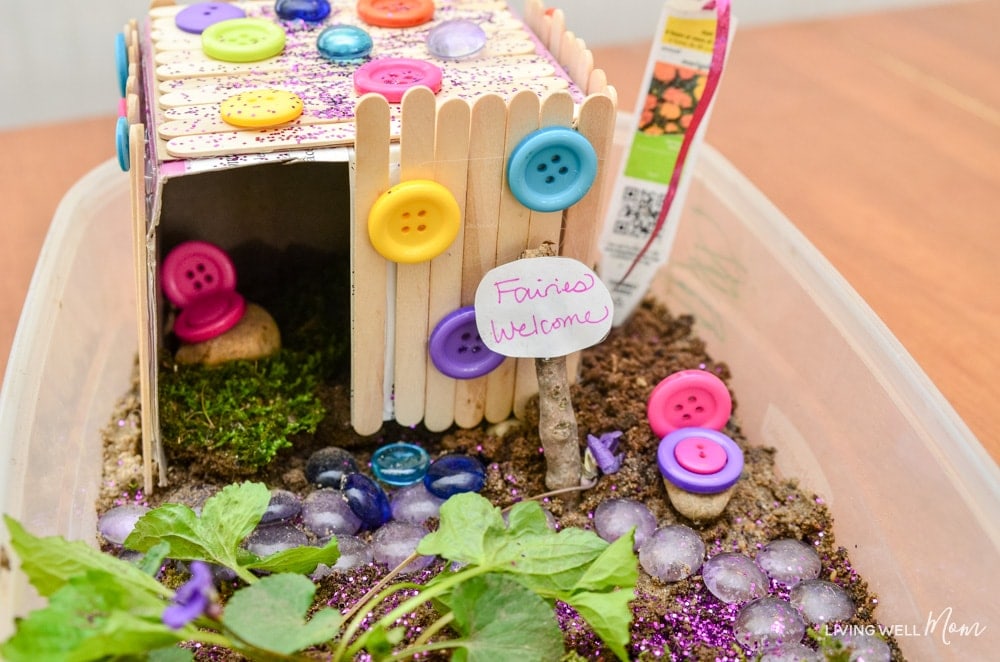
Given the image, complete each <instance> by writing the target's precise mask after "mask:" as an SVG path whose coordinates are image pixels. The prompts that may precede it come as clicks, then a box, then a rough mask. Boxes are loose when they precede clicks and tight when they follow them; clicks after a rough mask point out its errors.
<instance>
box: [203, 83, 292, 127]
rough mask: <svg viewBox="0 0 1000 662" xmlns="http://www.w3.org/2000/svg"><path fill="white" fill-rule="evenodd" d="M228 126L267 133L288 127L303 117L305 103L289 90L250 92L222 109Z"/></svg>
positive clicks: (242, 94) (243, 93) (226, 103)
mask: <svg viewBox="0 0 1000 662" xmlns="http://www.w3.org/2000/svg"><path fill="white" fill-rule="evenodd" d="M219 113H220V114H221V115H222V119H223V121H225V122H226V123H227V124H232V125H233V126H239V127H249V128H254V129H266V128H268V127H272V126H279V125H281V124H286V123H288V122H291V121H292V120H294V119H296V118H298V116H299V115H301V114H302V99H300V98H299V97H298V95H296V94H293V93H291V92H287V91H285V90H247V91H246V92H240V93H239V94H234V95H233V96H231V97H229V98H228V99H226V100H225V101H223V102H222V103H221V104H220V105H219Z"/></svg>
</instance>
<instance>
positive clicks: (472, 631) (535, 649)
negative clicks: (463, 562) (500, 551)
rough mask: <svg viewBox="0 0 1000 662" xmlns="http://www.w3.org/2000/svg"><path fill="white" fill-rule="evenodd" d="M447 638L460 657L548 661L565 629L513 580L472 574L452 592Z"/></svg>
mask: <svg viewBox="0 0 1000 662" xmlns="http://www.w3.org/2000/svg"><path fill="white" fill-rule="evenodd" d="M451 607H452V612H453V614H454V616H455V619H454V621H452V627H453V628H454V629H455V630H456V631H457V632H458V633H459V634H461V635H462V638H461V639H457V640H453V641H451V642H449V643H451V644H454V645H455V646H456V647H459V648H457V650H456V651H455V654H454V655H453V657H452V660H457V661H459V662H462V661H467V662H547V661H549V660H552V661H555V660H558V659H559V658H560V657H561V656H562V654H563V634H562V631H561V630H560V629H559V623H558V622H557V621H556V617H555V613H554V612H553V610H552V607H551V606H550V605H549V604H548V603H547V602H546V601H545V600H543V599H542V598H540V597H539V596H537V595H536V594H535V593H533V592H532V591H531V590H529V589H528V588H526V587H524V586H523V585H521V584H520V583H519V582H518V581H517V580H515V579H513V578H511V577H506V576H504V575H501V574H493V573H491V574H488V575H482V576H479V577H473V578H471V579H469V580H468V581H466V582H463V583H462V584H460V585H459V586H458V587H456V588H455V590H454V591H453V592H452V595H451Z"/></svg>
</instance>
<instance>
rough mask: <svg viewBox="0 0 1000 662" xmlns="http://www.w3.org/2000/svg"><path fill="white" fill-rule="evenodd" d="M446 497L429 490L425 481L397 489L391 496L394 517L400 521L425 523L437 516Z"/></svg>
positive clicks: (390, 501) (390, 502)
mask: <svg viewBox="0 0 1000 662" xmlns="http://www.w3.org/2000/svg"><path fill="white" fill-rule="evenodd" d="M443 503H444V499H441V498H440V497H436V496H434V495H433V494H431V493H430V492H428V491H427V488H426V487H424V484H423V482H419V483H416V484H414V485H409V486H407V487H404V488H402V489H399V490H396V491H395V492H393V493H392V495H391V496H390V497H389V504H390V505H391V506H392V518H393V519H394V520H398V521H400V522H410V523H411V524H423V523H424V522H426V521H427V520H428V518H431V517H437V516H438V513H439V512H440V511H441V504H443Z"/></svg>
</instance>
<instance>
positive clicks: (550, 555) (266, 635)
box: [0, 483, 638, 662]
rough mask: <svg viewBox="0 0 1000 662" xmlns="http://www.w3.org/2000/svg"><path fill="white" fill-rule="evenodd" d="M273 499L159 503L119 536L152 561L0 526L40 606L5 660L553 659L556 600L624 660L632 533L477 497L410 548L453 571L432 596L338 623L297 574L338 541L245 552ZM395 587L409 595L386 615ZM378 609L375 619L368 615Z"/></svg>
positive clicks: (225, 496)
mask: <svg viewBox="0 0 1000 662" xmlns="http://www.w3.org/2000/svg"><path fill="white" fill-rule="evenodd" d="M268 499H269V492H268V490H267V488H266V487H265V486H264V485H261V484H255V483H243V484H241V485H230V486H228V487H226V488H225V489H223V490H222V492H220V493H219V494H218V495H216V496H214V497H212V498H211V499H209V500H208V501H206V503H205V505H204V507H203V509H202V512H201V514H200V515H197V514H195V513H194V512H193V511H192V510H191V509H190V508H187V507H186V506H180V505H177V504H167V505H164V506H161V507H159V508H156V509H154V510H152V511H150V512H149V513H147V514H146V515H144V516H143V517H142V519H140V520H139V522H138V523H137V525H136V528H135V530H134V531H133V533H132V534H131V535H130V536H129V537H128V538H127V539H126V541H125V546H126V547H128V548H130V549H133V550H137V551H141V552H144V553H145V556H144V557H143V558H142V559H140V561H139V562H138V563H137V564H132V563H128V562H126V561H123V560H121V559H118V558H116V557H113V556H110V555H108V554H104V553H101V552H100V551H98V550H95V549H93V548H91V547H89V546H87V545H86V544H84V543H82V542H69V541H66V540H64V539H63V538H60V537H46V538H40V537H36V536H34V535H32V534H31V533H29V532H28V531H27V530H25V529H24V528H23V527H22V526H21V525H20V524H19V523H18V522H17V521H16V520H14V519H12V518H10V517H6V516H5V518H4V519H5V522H6V524H7V528H8V531H9V532H10V537H11V546H12V547H13V549H14V550H15V551H16V553H17V555H18V557H19V558H20V559H21V567H22V570H23V571H24V572H25V573H26V574H27V576H28V579H29V581H31V583H32V584H33V585H34V586H35V588H36V589H38V591H39V593H40V594H41V595H42V596H44V597H47V598H48V600H49V603H48V605H47V606H46V607H44V608H42V609H39V610H37V611H34V612H32V613H31V614H29V615H28V616H27V617H25V618H23V619H19V620H18V621H17V629H16V632H15V634H14V635H13V636H12V637H11V638H10V639H8V640H7V641H6V642H4V643H3V644H0V656H2V657H3V658H4V659H6V660H9V661H11V662H18V661H20V660H75V661H80V662H86V661H88V660H99V659H105V658H125V657H132V658H137V659H150V660H170V661H174V660H191V659H193V655H192V653H191V651H190V650H189V649H188V648H183V647H179V646H178V644H181V643H183V642H198V643H201V644H203V645H208V646H218V647H223V648H227V649H231V650H233V651H236V652H238V653H240V654H242V655H245V656H246V657H248V658H250V659H254V660H306V659H315V658H314V655H315V651H316V650H320V651H324V652H325V653H326V654H327V655H328V656H329V659H332V660H335V661H336V660H348V659H353V658H354V657H355V656H356V654H358V653H360V652H367V653H368V654H369V655H370V656H371V657H372V659H374V660H381V661H389V660H399V659H407V658H410V657H412V656H414V655H417V654H419V653H423V652H429V651H436V650H453V651H454V653H453V659H457V660H486V659H489V660H491V662H493V661H495V660H517V661H518V662H522V661H524V660H558V659H559V658H560V657H561V656H562V655H563V635H562V632H561V630H560V629H559V626H558V623H557V621H556V618H555V612H554V602H555V601H556V600H560V601H563V602H565V603H566V604H569V605H570V606H572V607H573V608H574V609H576V610H577V611H578V612H579V613H580V615H581V616H582V617H583V618H584V619H585V620H586V621H587V622H588V623H589V624H590V625H591V627H592V628H593V629H594V631H595V632H596V633H597V634H598V635H599V636H600V637H601V638H602V639H603V640H604V642H605V643H606V645H607V646H608V648H609V649H610V650H611V651H613V652H614V654H615V655H617V656H618V657H619V658H620V659H623V660H624V659H627V658H628V654H627V651H626V648H625V647H626V645H627V643H628V641H629V626H630V622H631V610H630V608H629V602H630V601H631V600H632V599H633V597H634V586H635V582H636V579H637V575H638V568H637V561H636V557H635V554H634V552H633V551H632V536H631V535H628V536H623V537H622V538H620V539H619V540H617V541H615V542H614V543H610V544H609V543H607V542H605V541H604V540H602V539H601V538H599V537H598V536H597V535H596V534H594V533H592V532H590V531H584V530H581V529H573V528H568V529H563V530H562V531H559V532H555V531H552V530H551V529H549V528H548V526H547V523H546V520H545V515H544V513H543V511H542V509H541V507H540V506H539V505H538V504H537V503H536V502H533V501H528V502H524V503H520V504H518V505H516V506H515V507H514V508H513V509H512V510H511V511H510V514H509V521H508V523H505V522H504V520H503V517H502V515H501V513H500V510H499V509H497V508H495V507H494V506H492V504H490V503H489V501H487V500H486V499H484V498H483V497H481V496H479V495H477V494H473V493H467V494H460V495H456V496H454V497H452V498H451V499H449V500H448V501H447V502H446V503H445V504H444V505H443V506H442V508H441V513H440V526H439V528H438V530H437V531H434V532H432V533H429V534H428V535H427V536H426V537H424V539H423V540H422V541H421V542H420V544H419V545H418V548H417V553H418V554H423V555H431V554H436V555H438V556H440V557H442V558H444V559H445V560H446V561H449V562H451V563H449V564H448V567H453V566H454V565H456V564H461V565H462V567H461V569H459V570H446V571H443V572H441V573H440V574H439V575H437V576H435V577H434V578H432V579H431V581H429V582H428V583H427V584H425V585H415V584H412V583H407V582H398V583H395V584H391V585H388V586H385V587H382V586H378V587H376V588H375V590H374V591H373V592H372V593H374V594H373V595H371V596H370V597H369V596H366V598H363V599H362V601H361V602H360V603H359V604H358V605H355V607H353V608H352V609H351V610H349V611H347V612H346V613H345V614H341V613H340V612H339V611H337V610H336V609H332V608H329V607H320V608H318V609H316V606H315V605H314V604H313V603H314V598H315V591H316V586H315V584H314V583H313V582H312V581H311V580H310V579H309V578H308V577H306V576H305V575H304V574H303V573H309V572H311V571H312V570H313V569H314V568H315V567H316V565H317V564H319V563H324V564H328V565H333V564H334V563H335V562H336V559H337V557H338V552H337V549H336V543H335V541H333V542H331V543H330V544H328V545H327V546H325V547H323V548H314V547H299V548H294V549H290V550H286V551H283V552H279V553H277V554H273V555H271V556H268V557H266V558H258V557H256V556H254V555H253V554H250V553H249V552H247V551H246V550H244V549H242V547H241V546H240V545H241V543H242V542H243V540H244V539H245V538H246V537H247V535H249V533H250V532H251V531H252V530H253V528H254V527H255V526H256V524H257V523H258V522H259V520H260V517H261V516H262V515H263V513H264V511H265V509H266V507H267V502H268ZM168 558H170V559H175V560H183V561H189V562H190V563H189V569H190V574H191V578H190V579H189V580H188V581H187V582H186V583H184V584H183V585H181V586H180V587H179V588H177V590H171V589H170V588H168V587H166V586H164V585H163V584H161V583H160V582H159V581H157V580H156V579H155V575H156V574H157V573H158V571H159V569H160V568H161V566H162V564H163V562H164V561H165V559H168ZM206 563H214V564H219V565H222V566H225V567H227V568H230V569H231V570H232V571H233V572H235V573H236V574H237V576H238V577H240V579H242V580H243V583H244V584H245V586H244V587H243V588H240V589H239V590H237V591H235V592H234V593H233V594H232V595H231V596H230V597H229V599H228V600H227V601H226V602H225V604H221V603H220V602H219V599H218V595H217V594H216V592H215V590H214V586H213V585H212V583H211V573H210V570H209V568H208V566H207V565H206ZM404 564H405V562H404ZM260 572H266V573H269V574H266V575H265V576H263V577H260V576H258V574H257V573H260ZM390 576H391V575H390ZM403 590H408V591H415V592H416V595H414V596H413V597H407V598H405V599H403V600H402V601H401V602H400V603H399V605H398V606H397V607H395V608H392V609H388V611H387V610H386V609H381V610H380V609H379V605H380V604H381V603H383V601H385V600H386V598H388V597H389V596H392V595H394V594H395V593H397V592H399V591H403ZM428 602H431V603H432V604H433V606H434V609H435V612H436V614H437V620H436V621H435V622H433V623H432V624H431V625H429V626H428V627H427V628H425V629H424V633H423V634H422V635H421V636H420V637H419V639H417V640H415V641H409V642H404V641H403V637H404V630H403V628H399V627H396V626H395V625H394V624H395V623H396V622H397V620H398V619H399V618H400V617H401V616H403V615H405V614H407V613H410V612H412V611H414V610H416V609H418V608H420V607H421V606H423V605H425V604H427V603H428ZM386 611H387V613H385V615H384V616H381V617H379V618H377V620H374V622H370V620H371V619H372V618H373V617H372V614H373V613H376V614H377V613H382V612H386ZM446 634H447V635H448V636H447V637H446V636H445V635H446ZM307 651H308V652H307ZM310 655H312V656H310Z"/></svg>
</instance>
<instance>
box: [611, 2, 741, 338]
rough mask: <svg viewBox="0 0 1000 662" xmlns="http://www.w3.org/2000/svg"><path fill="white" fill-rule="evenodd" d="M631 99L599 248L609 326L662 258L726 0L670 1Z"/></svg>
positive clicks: (724, 25) (715, 64)
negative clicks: (630, 118)
mask: <svg viewBox="0 0 1000 662" xmlns="http://www.w3.org/2000/svg"><path fill="white" fill-rule="evenodd" d="M656 35H657V38H656V39H655V40H654V42H653V47H652V49H651V52H650V55H649V60H648V61H647V63H646V73H645V76H644V78H643V80H645V81H646V85H645V87H644V88H643V92H642V93H641V94H640V95H639V99H638V100H637V102H636V106H635V113H634V123H635V124H634V127H635V128H634V131H633V132H632V133H631V135H630V138H629V143H628V146H627V148H626V152H625V156H624V158H623V160H622V165H621V170H620V172H619V174H618V179H617V181H616V184H615V187H614V190H613V192H612V197H611V201H612V202H611V204H610V205H609V210H608V218H606V219H605V226H604V232H603V234H602V237H601V242H600V249H601V253H602V255H603V258H602V260H601V278H602V279H603V280H604V282H605V283H606V284H607V285H608V287H609V288H610V289H611V293H612V298H613V300H614V304H615V318H614V323H615V325H618V324H621V323H622V322H624V321H625V320H626V319H627V318H628V316H629V315H630V314H631V313H632V311H633V310H634V309H635V307H636V306H637V305H638V304H639V302H640V301H641V299H642V297H643V296H644V293H645V292H646V290H647V289H648V286H649V283H650V281H651V280H652V278H653V276H654V275H655V273H656V271H657V269H658V268H659V267H660V266H661V265H662V264H664V263H665V262H666V261H667V258H668V257H669V255H670V248H671V245H672V244H673V239H674V235H675V234H676V231H677V224H678V221H679V220H680V211H681V209H682V207H683V202H684V198H685V195H686V192H687V187H688V185H689V183H690V179H691V171H692V166H693V162H694V160H695V158H696V157H697V152H698V149H699V147H700V144H701V142H702V138H703V136H704V133H705V127H706V126H707V123H708V122H707V120H708V116H709V111H710V110H711V106H712V100H713V98H714V92H715V89H716V87H717V85H718V81H719V78H720V77H721V74H722V65H723V63H724V60H725V53H726V50H727V46H728V42H729V39H730V38H731V31H730V20H729V2H728V0H725V1H719V2H709V3H707V4H703V3H702V2H690V1H688V0H670V1H669V2H667V3H666V5H665V6H664V8H663V12H662V13H661V15H660V21H659V23H658V28H657V32H656Z"/></svg>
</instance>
